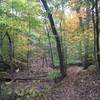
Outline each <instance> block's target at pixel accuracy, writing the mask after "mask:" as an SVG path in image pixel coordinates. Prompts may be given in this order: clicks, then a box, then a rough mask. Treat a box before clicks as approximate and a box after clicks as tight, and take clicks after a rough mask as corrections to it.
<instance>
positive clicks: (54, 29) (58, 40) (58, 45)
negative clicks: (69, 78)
mask: <svg viewBox="0 0 100 100" xmlns="http://www.w3.org/2000/svg"><path fill="white" fill-rule="evenodd" d="M41 2H42V4H43V6H44V8H45V10H46V12H47V15H48V19H49V21H50V25H51V29H52V32H53V34H54V36H55V40H56V45H57V51H58V56H59V62H60V72H61V75H62V78H63V77H64V76H65V67H64V56H63V53H62V49H61V43H60V37H59V35H58V33H57V30H56V27H55V23H54V20H53V17H52V14H51V13H50V9H49V7H48V5H47V2H46V0H41Z"/></svg>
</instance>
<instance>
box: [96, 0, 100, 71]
mask: <svg viewBox="0 0 100 100" xmlns="http://www.w3.org/2000/svg"><path fill="white" fill-rule="evenodd" d="M98 2H99V0H96V1H95V10H96V12H95V15H96V25H95V30H96V51H97V52H96V55H97V64H98V66H97V67H98V69H99V70H100V52H99V51H100V50H99V11H98V9H99V8H98Z"/></svg>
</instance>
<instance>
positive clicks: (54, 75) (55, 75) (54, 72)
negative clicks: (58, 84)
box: [48, 70, 61, 79]
mask: <svg viewBox="0 0 100 100" xmlns="http://www.w3.org/2000/svg"><path fill="white" fill-rule="evenodd" d="M60 76H61V74H60V72H59V71H57V70H52V71H50V72H49V73H48V77H49V78H50V79H57V78H59V77H60Z"/></svg>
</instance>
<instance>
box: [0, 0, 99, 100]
mask: <svg viewBox="0 0 100 100" xmlns="http://www.w3.org/2000/svg"><path fill="white" fill-rule="evenodd" d="M99 20H100V1H99V0H40V1H38V0H0V74H1V75H0V78H1V79H0V86H1V88H0V89H1V90H2V84H3V85H4V84H5V83H6V81H12V80H14V81H15V80H34V79H35V76H34V74H33V73H34V72H35V71H36V72H39V70H41V71H40V72H42V73H45V71H47V70H48V71H47V74H48V76H49V77H50V78H51V79H57V80H62V79H63V78H64V77H65V76H67V74H68V73H67V72H66V69H68V68H69V67H70V66H78V67H79V68H81V69H85V70H86V69H88V67H90V65H93V66H95V68H96V71H97V72H99V71H100V39H99V38H100V36H99V34H100V21H99ZM38 66H40V67H39V69H38ZM44 66H45V68H46V69H44ZM35 67H36V69H35ZM49 69H50V70H49ZM51 69H52V71H51ZM43 70H45V71H44V72H43ZM22 72H23V73H24V74H23V73H22ZM15 73H17V74H18V75H19V76H21V75H22V77H21V78H19V77H15V76H16V74H15ZM20 73H22V74H20ZM25 73H27V76H30V77H31V78H30V77H27V78H24V76H25ZM30 73H31V74H33V76H32V75H31V74H30ZM8 76H9V77H8ZM10 85H11V87H12V89H11V90H15V89H14V88H13V84H12V82H10ZM3 90H4V87H3ZM29 90H30V89H29ZM10 92H11V91H10ZM13 92H14V91H13ZM13 92H11V94H12V93H13ZM6 93H7V91H6ZM6 93H4V94H6ZM4 94H3V95H4ZM15 94H16V93H15V92H14V94H12V98H13V99H12V100H15V99H14V97H15ZM0 95H2V93H0ZM0 100H8V99H0ZM10 100H11V99H10ZM18 100H19V99H18ZM22 100H24V99H22ZM25 100H26V99H25ZM29 100H30V99H29ZM39 100H41V99H39ZM45 100H48V99H45ZM50 100H51V99H50ZM62 100H63V99H62ZM64 100H65V99H64ZM69 100H70V99H69Z"/></svg>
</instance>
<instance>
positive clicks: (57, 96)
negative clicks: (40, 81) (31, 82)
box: [37, 66, 100, 100]
mask: <svg viewBox="0 0 100 100" xmlns="http://www.w3.org/2000/svg"><path fill="white" fill-rule="evenodd" d="M73 68H74V66H73ZM46 95H47V96H48V98H49V100H100V74H99V73H98V72H97V71H96V69H95V68H89V69H87V70H85V71H83V70H81V71H80V72H79V73H78V74H77V76H75V74H72V76H71V77H67V76H66V77H65V78H64V80H62V81H61V82H60V83H58V84H56V85H55V86H54V87H53V88H52V90H51V91H49V92H48V93H47V94H46ZM37 100H43V99H37Z"/></svg>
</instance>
